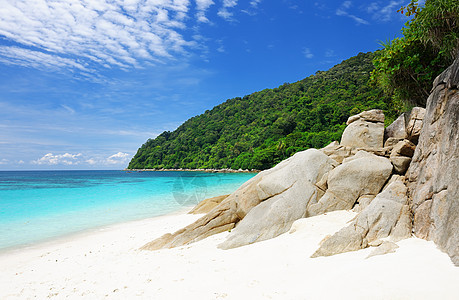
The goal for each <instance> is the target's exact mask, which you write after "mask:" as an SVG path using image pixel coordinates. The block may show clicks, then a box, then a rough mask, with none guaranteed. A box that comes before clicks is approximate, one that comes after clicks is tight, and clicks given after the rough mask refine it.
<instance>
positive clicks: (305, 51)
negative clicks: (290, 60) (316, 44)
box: [303, 48, 314, 59]
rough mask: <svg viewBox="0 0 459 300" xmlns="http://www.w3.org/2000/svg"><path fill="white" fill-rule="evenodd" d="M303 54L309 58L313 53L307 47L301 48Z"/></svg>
mask: <svg viewBox="0 0 459 300" xmlns="http://www.w3.org/2000/svg"><path fill="white" fill-rule="evenodd" d="M303 55H304V57H306V58H309V59H310V58H313V57H314V54H312V52H311V49H309V48H304V49H303Z"/></svg>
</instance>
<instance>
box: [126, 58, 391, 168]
mask: <svg viewBox="0 0 459 300" xmlns="http://www.w3.org/2000/svg"><path fill="white" fill-rule="evenodd" d="M373 56H374V55H373V54H372V53H366V54H364V53H360V54H359V55H357V56H355V57H352V58H350V59H348V60H346V61H344V62H342V63H341V64H339V65H336V66H335V67H333V68H331V69H330V70H329V71H326V72H322V71H319V72H317V73H316V74H315V75H314V76H310V77H308V78H306V79H303V80H301V81H298V82H295V83H292V84H287V83H286V84H283V85H281V86H279V87H278V88H274V89H265V90H262V91H259V92H256V93H253V94H250V95H247V96H245V97H243V98H240V97H237V98H233V99H229V100H227V101H226V102H224V103H222V104H220V105H218V106H216V107H214V108H213V109H212V110H208V111H206V112H205V113H204V114H202V115H199V116H196V117H193V118H191V119H189V120H187V121H186V122H185V123H183V124H182V125H181V126H180V127H179V128H177V129H176V130H175V131H173V132H164V133H162V134H161V135H159V136H158V137H156V138H155V139H150V140H148V141H147V142H146V143H145V144H144V145H143V146H142V147H141V148H140V149H139V150H138V152H137V154H136V155H135V156H134V158H133V159H132V161H131V162H130V163H129V167H128V168H131V169H143V168H147V169H160V168H191V169H199V168H232V169H239V168H242V169H259V170H260V169H266V168H270V167H272V166H273V165H275V164H276V163H278V162H280V161H281V160H283V159H285V158H287V157H289V156H291V155H293V154H294V153H296V152H298V151H301V150H305V149H308V148H311V147H313V148H321V147H323V146H325V145H327V144H328V143H330V142H332V141H334V140H339V139H340V137H341V134H342V132H343V130H344V128H345V122H346V120H347V118H348V117H349V116H350V115H352V114H356V113H359V112H361V111H364V110H367V109H372V108H381V109H383V110H385V113H386V118H387V119H388V120H389V121H391V120H393V119H394V118H395V117H396V116H397V115H398V114H399V111H397V110H396V109H395V108H394V106H393V105H392V103H391V102H390V99H389V98H387V97H386V98H385V97H384V95H383V93H382V90H381V89H378V88H376V89H375V88H373V87H371V86H370V85H369V83H368V81H369V77H370V71H371V70H372V69H373V64H372V60H373Z"/></svg>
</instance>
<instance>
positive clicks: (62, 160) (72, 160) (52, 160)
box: [32, 153, 81, 165]
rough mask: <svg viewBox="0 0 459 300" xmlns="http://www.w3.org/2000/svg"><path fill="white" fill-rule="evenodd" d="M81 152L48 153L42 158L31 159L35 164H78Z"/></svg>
mask: <svg viewBox="0 0 459 300" xmlns="http://www.w3.org/2000/svg"><path fill="white" fill-rule="evenodd" d="M80 157H81V153H78V154H70V153H65V154H57V155H54V154H52V153H48V154H46V155H44V156H43V157H42V158H39V159H37V160H34V161H32V164H35V165H78V164H79V163H80V161H79V158H80Z"/></svg>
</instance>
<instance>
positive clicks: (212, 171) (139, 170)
mask: <svg viewBox="0 0 459 300" xmlns="http://www.w3.org/2000/svg"><path fill="white" fill-rule="evenodd" d="M123 171H126V172H171V171H175V172H177V171H180V172H206V173H259V172H261V170H242V169H239V170H234V169H181V168H180V169H124V170H123Z"/></svg>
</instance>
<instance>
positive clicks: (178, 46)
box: [0, 0, 212, 73]
mask: <svg viewBox="0 0 459 300" xmlns="http://www.w3.org/2000/svg"><path fill="white" fill-rule="evenodd" d="M197 2H198V3H197V5H198V6H199V9H198V11H201V12H204V11H205V10H206V9H207V8H208V7H209V6H210V4H209V3H211V2H212V1H209V0H197ZM189 6H190V1H189V0H124V1H111V0H98V1H94V0H82V1H77V0H65V1H64V0H22V1H14V0H3V1H2V4H1V5H0V37H3V38H5V39H7V40H10V41H11V42H13V43H14V44H13V45H14V46H8V47H6V46H3V47H1V49H0V61H1V62H3V63H7V64H15V65H21V66H25V67H32V68H37V67H41V68H61V69H66V68H70V69H75V70H77V71H78V72H88V73H89V72H91V69H90V68H89V67H88V65H91V64H99V65H102V66H105V67H107V68H110V67H113V66H116V67H121V68H129V67H138V66H140V65H141V61H143V60H148V61H150V62H153V63H154V62H163V61H165V60H167V59H171V58H174V57H175V56H176V55H180V54H183V53H186V51H187V49H188V47H192V46H193V42H190V41H187V40H185V38H184V37H183V36H182V35H181V33H180V32H181V30H183V29H185V28H186V25H185V20H186V14H187V13H188V11H189Z"/></svg>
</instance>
